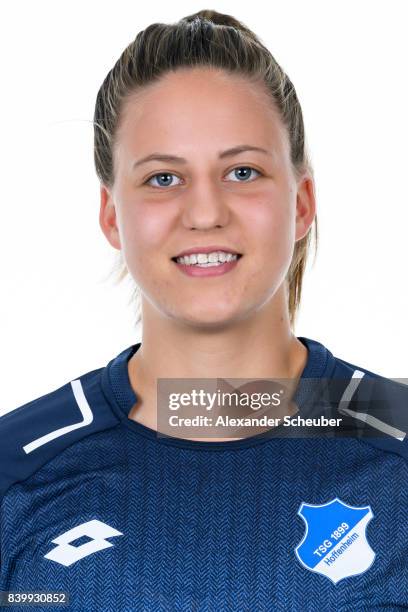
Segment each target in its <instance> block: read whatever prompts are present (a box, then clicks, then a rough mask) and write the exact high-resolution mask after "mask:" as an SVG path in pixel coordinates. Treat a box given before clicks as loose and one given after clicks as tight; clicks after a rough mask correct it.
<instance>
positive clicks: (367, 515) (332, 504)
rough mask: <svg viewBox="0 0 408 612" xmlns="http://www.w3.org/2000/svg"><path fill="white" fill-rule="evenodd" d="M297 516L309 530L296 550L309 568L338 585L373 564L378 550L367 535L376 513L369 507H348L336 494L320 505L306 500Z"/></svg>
mask: <svg viewBox="0 0 408 612" xmlns="http://www.w3.org/2000/svg"><path fill="white" fill-rule="evenodd" d="M298 515H299V516H301V517H302V519H303V520H304V522H305V524H306V532H305V535H304V536H303V539H302V541H301V542H300V544H299V545H298V546H297V547H296V549H295V552H296V556H297V558H298V559H299V561H300V562H301V564H302V565H303V566H304V567H306V568H307V569H308V570H310V571H312V572H317V573H318V574H323V576H327V578H330V580H331V581H332V582H334V584H337V583H338V582H340V580H343V578H348V577H349V576H355V575H356V574H362V573H363V572H366V571H367V570H368V568H369V567H371V565H372V564H373V562H374V559H375V552H374V551H373V549H372V548H371V546H370V545H369V543H368V542H367V537H366V527H367V524H368V523H369V521H370V520H371V519H372V518H373V516H374V515H373V513H372V510H371V507H370V506H363V507H361V508H357V507H353V506H349V505H348V504H345V503H344V502H342V501H341V500H340V499H338V498H337V497H336V498H335V499H332V500H331V501H329V502H327V504H322V505H320V506H318V505H313V504H306V503H305V502H303V503H302V504H301V506H300V508H299V510H298Z"/></svg>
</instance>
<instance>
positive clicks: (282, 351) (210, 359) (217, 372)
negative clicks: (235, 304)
mask: <svg viewBox="0 0 408 612" xmlns="http://www.w3.org/2000/svg"><path fill="white" fill-rule="evenodd" d="M275 298H276V299H274V300H271V301H270V302H268V304H267V305H266V306H265V307H264V308H262V309H260V310H258V311H257V312H256V313H255V314H254V315H253V316H252V317H250V318H247V319H244V320H241V321H238V322H234V323H233V324H228V325H224V326H219V327H218V328H217V329H215V328H212V329H208V328H207V329H204V328H203V327H201V328H197V326H193V325H186V324H181V323H179V322H178V321H177V322H176V323H175V322H174V320H172V319H170V318H163V317H159V316H158V314H157V310H154V309H153V308H152V307H151V306H150V305H149V304H147V303H145V304H144V307H143V335H142V344H141V347H140V348H139V350H138V351H137V352H136V353H135V355H134V356H133V357H132V358H131V359H130V361H129V365H128V371H129V378H130V381H131V384H132V387H133V388H134V390H135V391H136V394H137V395H138V397H139V398H140V400H139V402H138V404H137V405H136V407H134V409H133V410H132V414H130V415H129V417H130V418H135V417H136V415H137V418H136V419H135V420H140V422H143V423H144V424H146V425H147V426H151V427H152V423H153V420H154V414H155V407H154V406H155V401H156V390H157V379H159V378H290V379H292V380H293V382H294V384H296V382H297V380H298V379H299V378H300V376H301V373H302V371H303V369H304V367H305V365H306V361H307V349H306V347H305V346H304V345H303V344H302V343H301V342H300V341H299V340H298V339H297V338H296V336H295V335H294V334H293V332H292V331H291V329H290V325H289V320H288V315H287V310H286V303H285V300H284V299H283V297H282V296H278V295H275ZM279 298H281V299H279Z"/></svg>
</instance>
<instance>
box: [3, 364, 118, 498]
mask: <svg viewBox="0 0 408 612" xmlns="http://www.w3.org/2000/svg"><path fill="white" fill-rule="evenodd" d="M103 369H104V368H99V369H97V370H92V371H90V372H88V373H86V374H84V375H82V376H80V377H78V378H76V379H75V380H71V381H70V382H68V383H66V384H65V385H63V386H62V387H59V388H58V389H55V390H53V391H51V392H49V393H47V394H45V395H43V396H41V397H39V398H36V399H34V400H32V401H30V402H28V403H26V404H24V405H22V406H20V407H18V408H16V409H15V410H12V411H10V412H7V413H6V414H5V415H3V416H1V417H0V501H1V499H2V497H3V496H4V494H5V493H6V491H7V490H8V489H9V488H10V487H11V486H12V485H13V484H15V483H17V482H21V481H23V480H25V479H26V478H28V477H29V476H32V475H33V474H34V473H35V472H36V471H37V470H39V469H40V468H41V467H42V466H43V465H45V463H47V462H48V461H50V460H51V459H53V458H54V457H56V456H57V455H58V454H59V453H61V452H62V451H64V450H65V449H66V448H67V447H68V446H70V445H72V444H74V443H75V442H77V441H78V440H80V439H82V438H84V437H85V436H89V435H90V434H92V433H95V432H98V431H102V430H104V429H108V428H111V427H115V426H116V425H118V423H119V422H120V421H119V419H118V418H117V417H116V416H115V413H114V412H113V411H112V410H111V409H110V406H109V403H108V402H107V401H106V399H105V397H104V395H103V391H102V388H101V384H100V377H101V374H102V371H103Z"/></svg>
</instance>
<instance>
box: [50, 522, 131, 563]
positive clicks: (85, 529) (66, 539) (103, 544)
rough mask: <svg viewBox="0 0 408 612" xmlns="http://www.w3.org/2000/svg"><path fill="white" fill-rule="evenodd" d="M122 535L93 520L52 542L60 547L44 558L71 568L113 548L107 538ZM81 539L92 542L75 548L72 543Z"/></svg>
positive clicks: (66, 532)
mask: <svg viewBox="0 0 408 612" xmlns="http://www.w3.org/2000/svg"><path fill="white" fill-rule="evenodd" d="M120 535H123V533H121V532H120V531H117V529H114V528H113V527H110V526H109V525H107V524H106V523H102V521H98V520H97V519H93V520H92V521H88V522H87V523H82V524H81V525H77V526H76V527H74V528H73V529H70V530H69V531H65V533H63V534H61V535H60V536H58V537H57V538H55V539H54V540H52V542H53V543H54V544H58V546H56V547H55V548H53V549H52V550H50V552H48V553H47V554H46V555H44V558H45V559H51V560H52V561H56V562H57V563H61V564H62V565H65V566H69V565H72V564H73V563H75V562H76V561H79V560H80V559H83V558H84V557H88V556H89V555H92V554H93V553H95V552H98V551H99V550H103V549H104V548H109V547H110V546H113V544H111V542H107V541H106V539H105V538H112V537H114V536H120ZM81 537H88V538H90V541H89V542H85V543H84V544H81V545H80V546H74V545H73V544H72V543H73V542H74V541H75V540H78V539H79V538H81Z"/></svg>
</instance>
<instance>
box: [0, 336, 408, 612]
mask: <svg viewBox="0 0 408 612" xmlns="http://www.w3.org/2000/svg"><path fill="white" fill-rule="evenodd" d="M299 340H301V341H302V342H303V343H304V344H305V346H306V347H307V349H308V361H307V364H306V367H305V369H304V371H303V373H302V378H301V381H300V382H301V383H303V384H300V385H299V389H298V392H297V394H296V396H295V399H296V402H297V404H298V406H299V414H301V415H303V416H308V415H311V414H313V415H314V414H317V413H319V414H320V413H322V412H323V413H325V414H328V408H327V405H326V404H325V402H324V401H321V400H320V399H319V398H312V401H311V391H312V386H310V385H308V379H312V378H321V379H322V380H323V379H326V378H330V379H331V378H336V377H337V378H338V379H339V380H342V381H343V382H342V384H341V386H342V389H344V388H345V387H346V386H347V385H348V384H349V382H350V380H351V378H352V376H353V373H355V371H356V369H358V370H359V371H360V372H363V373H365V374H366V377H367V379H370V380H373V379H376V380H377V381H381V382H382V383H383V384H384V385H385V386H386V389H388V387H389V386H391V382H390V381H388V380H387V379H383V378H382V377H379V376H378V375H377V374H374V373H372V372H369V371H368V370H365V369H363V368H360V367H358V368H357V366H355V365H353V364H350V363H348V362H345V361H343V360H341V359H338V358H336V357H334V356H333V355H332V353H331V352H330V351H329V350H328V349H327V348H326V347H325V346H324V345H323V344H321V343H319V342H317V341H315V340H311V339H308V338H304V337H299ZM139 347H140V343H139V344H136V345H132V346H130V347H128V348H127V349H125V350H124V351H122V352H121V353H120V354H119V355H118V356H117V357H115V358H114V359H112V360H111V361H110V362H109V364H107V366H106V367H104V368H100V369H98V370H93V371H92V372H88V373H86V374H84V375H82V376H80V377H78V379H76V381H70V382H69V383H67V384H66V385H64V386H63V387H61V388H59V389H56V390H54V391H52V392H50V393H49V394H47V395H45V396H43V397H41V398H38V399H36V400H33V401H32V402H30V403H28V404H25V405H24V406H22V407H20V408H18V409H17V410H15V411H12V412H10V413H7V414H6V415H5V416H3V417H2V418H0V494H1V500H2V501H1V506H0V527H1V529H0V534H1V548H0V551H1V555H0V561H1V566H0V570H1V573H0V591H13V592H28V591H30V592H33V591H36V592H40V591H41V592H43V593H45V592H53V593H56V592H61V591H65V592H67V593H68V594H69V598H70V599H69V605H68V606H66V607H62V608H61V609H68V610H70V611H75V612H85V611H90V612H96V611H98V612H112V611H123V612H128V611H129V612H130V611H143V612H150V611H152V612H162V611H163V612H192V611H196V612H219V611H225V612H230V611H231V612H247V611H248V612H262V611H268V612H269V611H278V612H280V611H285V612H286V611H293V612H304V611H310V612H322V611H326V610H336V611H339V612H360V611H363V612H364V611H370V612H372V611H378V612H379V611H388V610H389V611H391V610H406V609H408V565H407V559H408V529H407V527H408V522H407V508H408V487H407V458H408V454H407V442H406V439H405V438H404V439H403V440H402V439H396V438H395V437H394V438H393V437H392V436H388V437H385V436H382V437H378V438H371V437H367V438H361V439H360V438H357V437H354V438H351V437H331V438H327V437H326V438H324V437H319V438H317V437H312V438H305V437H304V438H299V437H293V438H290V437H286V438H285V437H279V436H277V435H276V436H271V437H265V436H259V435H258V436H252V437H251V438H247V439H243V440H234V441H229V442H214V441H205V442H196V441H188V440H183V439H181V438H170V437H166V438H163V437H157V435H156V432H154V431H153V430H151V429H148V428H147V427H145V426H143V425H141V424H140V423H137V422H135V421H133V420H130V419H129V418H128V414H129V412H130V410H131V408H132V406H133V405H134V403H135V402H136V399H137V396H136V393H135V391H134V390H133V389H132V387H131V385H130V381H129V376H128V370H127V364H128V360H129V359H130V357H131V356H132V355H133V354H134V352H135V351H136V350H138V348H139ZM313 388H314V387H313ZM390 388H391V387H390ZM398 391H399V392H400V393H401V397H402V398H403V400H404V401H405V406H408V404H407V402H406V400H407V399H408V388H405V387H404V386H403V385H401V387H398ZM394 404H395V401H394ZM350 406H352V404H350ZM335 408H336V407H335ZM330 409H332V408H330ZM393 409H395V405H393ZM336 410H337V408H336ZM390 410H391V408H390ZM337 416H339V413H337ZM390 422H391V420H390ZM392 422H393V423H394V425H395V419H393V420H392ZM336 499H337V500H339V501H338V502H334V500H336ZM330 502H333V504H334V505H333V504H332V505H330ZM302 504H306V505H311V506H313V508H307V507H306V508H305V509H304V516H305V515H307V516H308V519H307V520H308V522H309V524H308V525H307V523H306V521H305V519H304V518H302V516H301V514H299V511H300V510H301V507H302ZM334 506H336V508H337V507H338V508H339V512H340V514H339V515H338V516H340V519H339V518H338V516H337V515H335V514H334V513H333V512H332V513H331V514H330V512H331V510H330V508H334ZM368 507H369V508H370V509H371V511H372V518H371V519H370V520H368V523H367V524H366V527H365V528H364V529H360V531H359V532H358V533H357V535H356V536H355V538H353V537H350V535H351V534H352V532H353V529H357V527H355V528H354V527H352V526H351V524H352V523H351V521H352V520H353V518H351V519H350V518H348V517H350V516H351V517H354V516H355V517H356V518H355V521H354V522H356V525H358V524H359V523H358V521H360V519H361V516H363V515H364V516H365V518H366V519H367V518H368V517H369V515H368V510H367V508H368ZM355 509H360V510H355ZM308 513H309V514H308ZM358 513H360V514H358ZM333 517H334V518H333ZM345 517H346V518H347V521H348V522H347V521H345V520H343V519H344V518H345ZM333 520H334V521H335V522H334V523H333V522H331V523H330V521H333ZM336 521H337V522H336ZM360 522H361V521H360ZM342 524H347V525H348V526H347V528H346V527H341V525H342ZM361 524H362V523H361ZM326 525H327V526H328V527H327V529H326ZM329 526H330V528H329ZM333 526H334V527H336V529H334V527H333ZM325 529H326V531H325ZM71 530H73V531H72V533H68V532H71ZM327 530H328V531H327ZM342 530H343V531H342ZM320 534H323V535H320ZM323 536H324V537H323ZM308 538H309V539H308ZM328 539H329V540H330V539H331V544H330V546H328V544H329V543H328V541H327V540H328ZM302 541H303V542H304V543H305V544H304V545H303V548H302V546H299V545H300V544H301V543H302ZM309 541H310V542H311V543H312V544H313V542H315V544H313V545H312V547H311V549H310V555H309V556H311V557H312V558H313V559H314V561H312V562H310V563H309V562H308V561H307V559H308V558H309V557H307V555H306V553H304V552H303V551H304V549H305V547H306V546H307V545H308V542H309ZM324 542H326V544H324ZM344 542H346V543H345V544H344ZM347 542H348V543H347ZM342 543H343V552H342V551H341V545H342ZM315 546H316V549H315V550H313V549H314V548H315ZM319 546H321V547H322V548H319ZM324 546H326V548H328V551H326V550H323V548H324ZM309 548H310V547H309ZM297 549H298V551H297V552H298V554H297V552H296V550H297ZM346 549H347V552H346ZM344 560H346V561H344ZM366 560H367V562H366ZM319 562H321V563H320V564H319V565H318V563H319ZM308 564H309V565H308ZM342 564H343V565H342ZM366 566H367V567H366ZM353 567H354V568H355V569H354V570H353ZM319 568H323V570H322V571H323V573H321V571H320V570H319ZM325 572H326V573H325ZM336 572H337V573H336ZM350 574H351V575H350ZM336 576H337V577H336ZM5 609H9V608H5ZM10 609H13V610H21V611H25V610H27V609H29V610H31V609H33V610H44V611H46V610H54V609H55V610H57V609H60V607H59V606H46V605H43V606H41V605H36V606H29V605H28V606H27V605H24V606H23V605H21V606H19V605H14V607H12V608H10Z"/></svg>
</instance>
